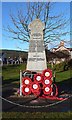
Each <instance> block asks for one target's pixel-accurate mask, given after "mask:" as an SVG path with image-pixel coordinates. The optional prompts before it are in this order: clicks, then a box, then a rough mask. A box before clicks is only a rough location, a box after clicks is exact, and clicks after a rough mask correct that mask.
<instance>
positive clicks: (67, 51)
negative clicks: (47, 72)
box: [51, 41, 72, 64]
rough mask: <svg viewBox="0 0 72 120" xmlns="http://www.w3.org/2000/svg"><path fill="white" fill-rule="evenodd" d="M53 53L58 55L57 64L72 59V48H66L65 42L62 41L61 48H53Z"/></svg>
mask: <svg viewBox="0 0 72 120" xmlns="http://www.w3.org/2000/svg"><path fill="white" fill-rule="evenodd" d="M51 52H53V53H54V54H55V55H56V57H55V58H54V63H55V64H58V63H60V62H62V61H67V60H70V59H72V48H66V47H65V45H64V41H61V42H60V44H59V46H58V47H57V48H53V49H52V51H51ZM52 59H53V58H52Z"/></svg>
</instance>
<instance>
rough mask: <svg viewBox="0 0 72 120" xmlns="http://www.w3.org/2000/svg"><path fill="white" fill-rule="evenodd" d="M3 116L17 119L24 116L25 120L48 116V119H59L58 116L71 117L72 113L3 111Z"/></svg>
mask: <svg viewBox="0 0 72 120" xmlns="http://www.w3.org/2000/svg"><path fill="white" fill-rule="evenodd" d="M3 116H4V118H7V119H8V118H17V119H20V118H25V120H27V119H30V118H33V120H34V119H35V118H39V119H40V120H45V118H46V119H48V118H50V119H54V120H59V118H67V119H68V118H69V119H70V118H71V117H72V113H71V112H60V113H57V112H51V113H49V112H48V113H47V112H32V113H30V112H25V113H24V112H19V113H18V112H11V113H10V112H6V113H5V112H3Z"/></svg>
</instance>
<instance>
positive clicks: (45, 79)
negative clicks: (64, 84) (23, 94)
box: [42, 77, 52, 86]
mask: <svg viewBox="0 0 72 120" xmlns="http://www.w3.org/2000/svg"><path fill="white" fill-rule="evenodd" d="M42 84H43V85H49V86H50V85H51V84H52V80H51V78H47V77H44V80H43V83H42Z"/></svg>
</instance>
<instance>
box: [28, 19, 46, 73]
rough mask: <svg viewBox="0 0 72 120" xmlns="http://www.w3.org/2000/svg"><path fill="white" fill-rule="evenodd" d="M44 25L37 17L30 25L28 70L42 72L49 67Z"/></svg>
mask: <svg viewBox="0 0 72 120" xmlns="http://www.w3.org/2000/svg"><path fill="white" fill-rule="evenodd" d="M44 27H45V25H44V23H42V22H41V21H40V20H39V19H35V20H34V21H32V23H31V24H29V26H28V29H29V30H30V40H29V52H28V60H27V70H31V71H36V72H42V71H43V70H44V69H46V68H47V64H46V55H45V48H44V40H43V30H44Z"/></svg>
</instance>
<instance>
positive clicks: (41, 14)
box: [6, 2, 69, 47]
mask: <svg viewBox="0 0 72 120" xmlns="http://www.w3.org/2000/svg"><path fill="white" fill-rule="evenodd" d="M52 4H53V3H50V2H46V3H45V2H34V3H30V2H29V3H27V11H26V14H25V15H23V11H22V10H21V9H19V10H18V14H17V16H16V15H14V14H12V13H11V14H10V18H11V20H12V23H13V25H14V27H15V28H12V27H11V26H9V25H8V26H7V29H6V30H7V31H8V32H10V33H12V34H13V36H12V38H13V39H17V40H18V39H19V40H22V41H24V42H29V39H30V34H29V30H28V25H29V23H30V22H32V21H33V20H34V19H35V18H39V19H40V20H41V21H42V22H44V23H45V29H44V31H43V33H44V43H45V47H47V46H48V43H52V42H54V41H61V36H65V35H67V34H68V33H69V31H67V30H66V27H67V26H68V24H69V19H65V18H64V17H63V14H59V15H56V16H55V15H54V16H51V14H50V13H51V9H52Z"/></svg>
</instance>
